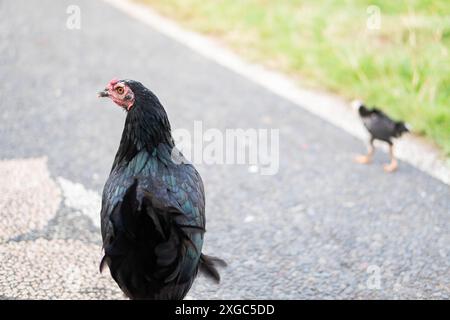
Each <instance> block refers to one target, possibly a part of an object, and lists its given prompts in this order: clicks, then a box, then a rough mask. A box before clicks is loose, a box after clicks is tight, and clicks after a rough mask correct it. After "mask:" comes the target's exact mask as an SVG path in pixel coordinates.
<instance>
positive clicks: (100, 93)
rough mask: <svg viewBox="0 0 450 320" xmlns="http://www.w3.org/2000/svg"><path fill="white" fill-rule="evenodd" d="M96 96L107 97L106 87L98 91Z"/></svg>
mask: <svg viewBox="0 0 450 320" xmlns="http://www.w3.org/2000/svg"><path fill="white" fill-rule="evenodd" d="M98 97H99V98H106V97H109V92H108V89H105V90H103V91H100V92H99V93H98Z"/></svg>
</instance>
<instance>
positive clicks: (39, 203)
mask: <svg viewBox="0 0 450 320" xmlns="http://www.w3.org/2000/svg"><path fill="white" fill-rule="evenodd" d="M69 5H78V6H79V7H80V9H81V29H79V30H70V29H68V28H67V27H66V20H67V17H68V14H67V13H66V10H67V7H68V6H69ZM113 77H119V78H131V79H136V80H140V81H141V82H143V83H144V84H145V85H147V86H148V87H149V88H151V89H152V90H153V91H154V92H155V93H156V94H157V95H158V96H159V98H160V99H161V101H162V102H163V104H164V105H165V107H166V110H167V112H168V114H169V117H170V120H171V123H172V127H173V128H186V129H188V130H193V123H194V121H196V120H199V121H202V122H203V126H204V128H205V129H207V128H217V129H219V130H225V129H230V128H275V129H279V130H280V149H279V151H280V153H279V154H280V169H279V172H278V174H276V175H274V176H262V175H260V174H258V173H252V172H251V170H249V168H248V166H246V165H198V166H197V167H198V169H199V171H200V173H201V174H202V177H203V180H204V182H205V188H206V196H207V210H206V213H207V229H208V232H207V234H206V246H205V252H207V253H208V254H213V255H217V256H220V257H222V258H224V259H225V260H227V261H228V262H229V267H228V268H226V269H224V270H222V278H223V281H222V283H221V284H220V285H219V286H217V285H215V284H213V283H211V282H209V281H208V279H206V278H204V277H199V278H198V279H197V281H196V282H195V284H194V286H193V288H192V290H191V292H190V293H189V296H190V297H191V298H194V299H213V298H218V299H241V298H250V299H254V298H260V299H270V298H274V299H313V298H338V299H347V298H356V299H359V298H369V299H376V298H388V299H395V298H408V299H411V298H446V299H448V298H449V296H450V277H449V274H450V259H449V256H450V251H449V250H450V230H449V229H450V227H449V223H448V221H449V217H450V188H449V186H447V185H445V184H443V183H441V182H439V181H437V180H435V179H433V178H431V177H430V176H428V175H426V174H424V173H422V172H420V171H418V170H417V169H415V168H414V167H411V166H409V165H408V164H406V163H400V169H399V171H398V172H396V173H395V174H391V175H389V174H384V173H383V171H382V164H383V163H384V162H387V161H388V158H387V155H386V154H384V153H381V152H379V153H378V154H377V155H376V157H375V162H374V164H372V165H370V166H359V165H356V164H354V163H353V162H352V157H353V156H354V155H355V154H356V153H358V152H362V151H364V144H363V143H362V142H361V141H359V140H357V139H355V138H353V137H352V136H350V135H349V134H347V133H345V132H343V131H342V130H340V129H337V128H336V127H334V126H332V125H330V124H329V123H327V122H324V121H323V120H321V119H319V118H317V117H315V116H312V115H310V114H309V113H307V112H305V111H303V110H302V109H301V108H298V107H297V106H295V105H292V104H291V103H290V102H288V101H286V100H283V99H281V98H279V97H277V96H275V95H273V94H271V93H269V92H267V91H266V90H264V89H263V88H261V87H259V86H258V85H256V84H254V83H252V82H250V81H248V80H247V79H245V78H242V77H241V76H238V75H236V74H234V73H233V72H231V71H229V70H227V69H224V68H223V67H221V66H219V65H217V64H215V63H214V62H212V61H209V60H207V59H205V58H203V57H202V56H200V55H198V54H197V53H195V52H193V51H191V50H189V49H187V48H186V47H184V46H182V45H180V44H178V43H176V42H174V41H173V40H171V39H169V38H167V37H165V36H163V35H161V34H159V33H157V32H156V31H154V30H152V29H150V28H149V27H147V26H144V25H143V24H141V23H139V22H137V21H135V20H133V19H131V18H130V17H128V16H126V15H124V14H123V13H122V12H120V11H118V10H116V9H114V8H112V7H110V6H109V5H107V4H105V3H103V2H101V1H75V0H70V1H56V0H55V1H49V0H43V1H24V0H20V1H19V0H17V1H6V0H0V83H1V85H0V105H1V112H0V159H1V161H0V181H1V183H0V217H1V219H0V261H1V267H0V296H1V297H2V298H7V299H17V298H19V299H20V298H52V299H58V298H74V299H76V298H87V299H90V298H97V299H98V298H100V299H119V298H122V295H121V293H120V291H119V290H118V289H117V287H116V285H115V284H114V283H113V282H112V281H111V280H110V277H109V275H108V273H107V272H106V273H105V274H103V275H100V274H99V272H98V262H99V259H100V256H101V251H100V250H101V248H100V247H101V245H100V232H99V229H98V212H99V211H98V210H99V209H98V208H99V201H100V197H99V195H100V193H101V190H102V187H103V183H104V181H105V180H106V178H107V175H108V173H109V170H110V167H111V164H112V160H113V157H114V154H115V151H116V148H117V146H118V143H119V139H120V134H121V130H122V126H123V122H124V118H125V114H124V113H123V112H122V111H121V110H120V109H119V108H117V107H116V106H114V105H113V104H112V103H111V102H110V101H106V100H98V99H97V97H96V92H97V91H98V90H100V89H102V88H104V86H105V84H106V83H107V82H108V81H109V80H110V79H111V78H113Z"/></svg>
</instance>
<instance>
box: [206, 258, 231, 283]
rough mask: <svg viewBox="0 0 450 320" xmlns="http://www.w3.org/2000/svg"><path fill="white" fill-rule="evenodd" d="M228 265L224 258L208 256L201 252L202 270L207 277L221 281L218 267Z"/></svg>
mask: <svg viewBox="0 0 450 320" xmlns="http://www.w3.org/2000/svg"><path fill="white" fill-rule="evenodd" d="M217 266H221V267H226V266H227V263H226V262H225V261H223V260H222V259H219V258H216V257H211V256H207V255H205V254H203V253H202V254H201V256H200V271H201V272H203V273H204V274H205V275H206V276H207V277H209V278H211V279H213V280H214V281H216V282H217V283H219V282H220V274H219V272H218V271H217V269H216V267H217Z"/></svg>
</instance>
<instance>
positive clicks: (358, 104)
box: [352, 100, 370, 117]
mask: <svg viewBox="0 0 450 320" xmlns="http://www.w3.org/2000/svg"><path fill="white" fill-rule="evenodd" d="M352 108H353V109H356V110H358V113H359V115H360V116H361V117H365V116H367V115H369V114H370V110H369V109H367V107H366V105H365V104H364V103H363V102H362V101H359V100H355V101H353V102H352Z"/></svg>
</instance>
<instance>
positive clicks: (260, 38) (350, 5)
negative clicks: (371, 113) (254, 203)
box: [140, 0, 450, 156]
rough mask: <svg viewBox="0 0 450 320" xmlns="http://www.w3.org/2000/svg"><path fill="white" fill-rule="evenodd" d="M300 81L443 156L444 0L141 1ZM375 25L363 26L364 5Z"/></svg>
mask: <svg viewBox="0 0 450 320" xmlns="http://www.w3.org/2000/svg"><path fill="white" fill-rule="evenodd" d="M140 1H144V2H146V3H148V4H150V5H151V6H152V7H153V8H154V9H155V10H157V11H159V12H160V13H162V14H163V15H166V16H169V17H172V18H175V19H177V20H178V21H179V22H181V24H183V25H185V26H187V27H188V28H191V29H193V30H196V31H199V32H202V33H205V34H208V35H212V36H215V37H216V38H217V39H219V40H220V41H222V42H223V43H225V44H227V45H228V46H230V47H232V48H233V49H234V50H236V51H237V52H238V53H240V54H241V55H243V56H245V57H246V58H247V59H249V60H251V61H255V62H259V63H263V64H265V65H267V66H269V67H271V68H274V69H277V70H281V71H283V72H285V73H287V74H289V75H290V76H292V77H293V78H294V79H296V80H297V81H299V82H300V83H301V84H302V85H307V86H312V87H317V88H324V89H327V90H329V91H332V92H335V93H338V94H340V95H342V96H344V97H346V98H348V99H354V98H360V99H362V100H364V101H366V102H367V103H368V104H369V105H377V106H379V107H380V108H381V109H383V110H385V111H386V112H387V113H388V114H390V115H392V116H393V117H394V118H397V119H402V120H405V121H406V122H408V123H409V124H411V125H412V127H413V130H414V132H416V133H418V134H422V135H425V136H427V137H429V138H430V139H431V140H433V141H434V142H435V143H437V144H438V145H439V146H440V147H441V148H442V149H443V151H444V153H445V154H446V155H447V156H449V155H450V1H448V0H409V1H407V0H404V1H390V0H367V1H366V0H354V1H344V0H323V1H315V0H303V1H301V0H140ZM370 5H377V6H378V7H379V8H380V10H381V25H380V26H381V28H380V29H377V30H371V29H369V28H367V27H366V23H367V19H368V17H369V14H368V13H367V8H368V6H370Z"/></svg>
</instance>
